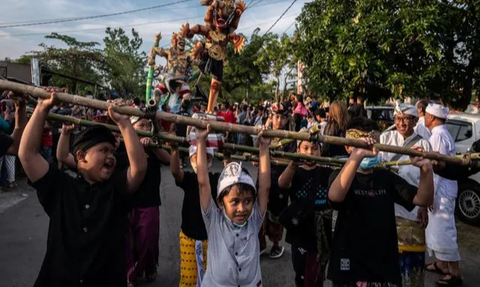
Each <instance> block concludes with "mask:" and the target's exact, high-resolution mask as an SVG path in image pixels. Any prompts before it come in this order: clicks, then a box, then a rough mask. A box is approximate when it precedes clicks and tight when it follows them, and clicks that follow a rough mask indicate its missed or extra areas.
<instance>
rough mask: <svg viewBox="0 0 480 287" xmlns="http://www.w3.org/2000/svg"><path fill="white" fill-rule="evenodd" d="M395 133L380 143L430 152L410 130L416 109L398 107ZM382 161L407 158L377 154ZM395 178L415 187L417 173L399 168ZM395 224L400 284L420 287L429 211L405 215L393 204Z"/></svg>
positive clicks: (411, 168)
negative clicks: (398, 177)
mask: <svg viewBox="0 0 480 287" xmlns="http://www.w3.org/2000/svg"><path fill="white" fill-rule="evenodd" d="M394 115H395V116H394V119H395V127H396V129H395V130H391V131H387V132H384V133H382V134H381V135H380V143H381V144H387V145H393V146H399V147H408V148H410V147H413V146H416V147H421V148H422V149H423V150H424V151H431V150H432V147H431V145H430V143H429V142H428V141H427V140H425V139H423V138H422V137H421V136H420V135H418V134H416V133H415V132H414V130H413V128H414V126H415V124H416V123H417V120H418V112H417V109H416V108H415V107H414V106H412V105H408V104H404V103H400V104H397V105H396V107H395V110H394ZM379 156H380V158H381V159H382V161H406V160H409V159H410V158H409V156H407V155H400V154H398V155H397V154H394V153H388V152H380V153H379ZM397 174H398V175H399V176H401V177H402V178H404V179H405V180H406V181H407V182H408V183H409V184H411V185H415V186H418V184H419V182H420V170H419V169H418V168H417V167H414V166H412V165H402V166H400V167H399V168H398V172H397ZM395 216H396V221H397V235H398V250H399V260H400V266H404V268H402V269H401V270H402V282H403V283H404V284H405V286H423V284H424V277H425V272H424V266H425V230H424V228H425V226H426V225H427V224H428V211H427V208H425V207H418V206H417V207H415V208H414V209H413V210H412V211H410V212H409V211H407V210H406V209H405V208H404V207H402V206H400V205H398V204H395Z"/></svg>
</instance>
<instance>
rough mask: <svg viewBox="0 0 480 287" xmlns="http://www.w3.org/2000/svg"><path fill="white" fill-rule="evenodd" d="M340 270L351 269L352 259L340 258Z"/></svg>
mask: <svg viewBox="0 0 480 287" xmlns="http://www.w3.org/2000/svg"><path fill="white" fill-rule="evenodd" d="M340 270H341V271H350V259H348V258H341V259H340Z"/></svg>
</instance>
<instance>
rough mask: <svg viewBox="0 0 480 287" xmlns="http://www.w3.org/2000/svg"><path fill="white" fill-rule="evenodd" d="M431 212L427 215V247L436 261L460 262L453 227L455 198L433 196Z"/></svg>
mask: <svg viewBox="0 0 480 287" xmlns="http://www.w3.org/2000/svg"><path fill="white" fill-rule="evenodd" d="M434 200H435V201H434V207H433V212H429V213H428V219H429V220H428V226H427V232H426V233H427V247H428V252H429V255H430V256H432V255H433V254H434V255H435V257H436V258H437V259H438V260H442V261H448V262H456V261H460V254H459V252H458V244H457V228H456V225H455V216H454V214H455V198H451V197H448V196H444V195H441V194H439V193H436V194H435V198H434Z"/></svg>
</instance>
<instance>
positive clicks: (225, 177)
mask: <svg viewBox="0 0 480 287" xmlns="http://www.w3.org/2000/svg"><path fill="white" fill-rule="evenodd" d="M237 183H243V184H247V185H250V186H251V187H252V188H253V190H254V191H255V193H257V189H256V188H255V183H254V182H253V179H252V177H251V176H250V175H249V174H248V173H247V172H245V171H244V170H242V164H241V163H238V162H231V163H229V164H228V165H227V166H226V167H225V168H224V169H223V171H222V173H221V174H220V177H219V179H218V185H217V198H218V197H219V196H220V194H221V193H222V191H224V190H225V189H226V188H227V187H230V186H232V185H234V184H237Z"/></svg>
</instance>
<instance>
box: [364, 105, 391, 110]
mask: <svg viewBox="0 0 480 287" xmlns="http://www.w3.org/2000/svg"><path fill="white" fill-rule="evenodd" d="M365 108H366V109H367V110H393V107H392V106H367V107H365Z"/></svg>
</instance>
